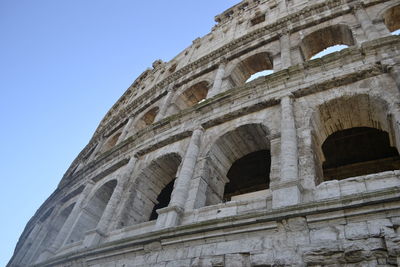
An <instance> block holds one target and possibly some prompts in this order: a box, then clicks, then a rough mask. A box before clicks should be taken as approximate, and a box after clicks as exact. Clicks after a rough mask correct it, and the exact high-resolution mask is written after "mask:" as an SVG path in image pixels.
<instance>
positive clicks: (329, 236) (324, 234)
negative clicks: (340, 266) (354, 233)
mask: <svg viewBox="0 0 400 267" xmlns="http://www.w3.org/2000/svg"><path fill="white" fill-rule="evenodd" d="M338 238H339V231H338V229H337V228H336V227H333V226H328V227H324V228H321V229H316V230H311V231H310V239H311V242H312V243H320V242H329V241H337V240H338Z"/></svg>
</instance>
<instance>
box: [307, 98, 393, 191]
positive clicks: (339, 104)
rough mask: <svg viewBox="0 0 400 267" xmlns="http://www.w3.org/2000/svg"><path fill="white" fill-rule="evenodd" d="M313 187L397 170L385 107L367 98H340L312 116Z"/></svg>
mask: <svg viewBox="0 0 400 267" xmlns="http://www.w3.org/2000/svg"><path fill="white" fill-rule="evenodd" d="M311 123H312V125H313V150H314V160H315V169H316V184H319V183H321V182H323V181H326V180H340V179H345V178H349V177H355V176H360V175H366V174H371V173H377V172H382V171H387V170H395V169H399V167H400V165H399V154H398V152H397V149H396V144H397V141H396V140H397V137H396V132H395V130H394V129H395V127H396V126H395V124H394V123H393V122H392V119H391V116H390V114H388V107H387V105H386V103H385V102H383V101H382V100H380V99H377V98H372V97H370V96H368V95H356V96H349V97H341V98H338V99H334V100H331V101H328V102H326V103H324V104H322V105H320V106H319V107H318V109H317V110H316V111H315V112H314V114H313V116H312V121H311Z"/></svg>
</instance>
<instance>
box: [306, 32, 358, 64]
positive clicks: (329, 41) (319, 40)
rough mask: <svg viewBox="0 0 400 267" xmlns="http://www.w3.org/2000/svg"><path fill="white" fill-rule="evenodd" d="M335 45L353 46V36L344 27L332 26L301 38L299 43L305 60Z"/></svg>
mask: <svg viewBox="0 0 400 267" xmlns="http://www.w3.org/2000/svg"><path fill="white" fill-rule="evenodd" d="M335 45H346V46H352V45H354V39H353V34H352V32H351V30H350V29H349V27H348V26H346V25H333V26H329V27H326V28H323V29H320V30H317V31H314V32H312V33H310V34H309V35H307V36H306V37H304V38H303V40H302V41H301V43H300V48H301V52H302V55H303V58H304V59H305V60H309V59H310V58H311V57H312V56H314V55H316V54H317V53H319V52H321V51H323V50H325V49H326V48H329V47H332V46H335Z"/></svg>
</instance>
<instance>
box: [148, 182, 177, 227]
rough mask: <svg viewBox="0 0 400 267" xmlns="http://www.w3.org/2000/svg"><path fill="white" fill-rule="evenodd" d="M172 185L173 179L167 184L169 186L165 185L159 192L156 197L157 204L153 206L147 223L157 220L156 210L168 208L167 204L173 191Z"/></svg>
mask: <svg viewBox="0 0 400 267" xmlns="http://www.w3.org/2000/svg"><path fill="white" fill-rule="evenodd" d="M174 183H175V179H174V180H172V181H171V182H169V184H167V185H166V186H165V187H164V188H163V190H161V192H160V194H159V195H158V197H157V204H155V205H154V207H153V210H152V211H151V215H150V218H149V221H153V220H156V219H157V218H158V213H157V210H158V209H162V208H165V207H168V204H169V202H170V201H171V194H172V190H174Z"/></svg>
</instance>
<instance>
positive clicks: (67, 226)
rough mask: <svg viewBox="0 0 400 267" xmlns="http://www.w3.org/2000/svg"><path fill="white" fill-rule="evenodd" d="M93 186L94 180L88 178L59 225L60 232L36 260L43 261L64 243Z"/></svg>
mask: <svg viewBox="0 0 400 267" xmlns="http://www.w3.org/2000/svg"><path fill="white" fill-rule="evenodd" d="M93 186H94V182H93V181H92V180H89V181H88V183H87V184H86V186H85V189H84V190H83V191H82V193H81V195H80V196H79V199H78V200H77V201H76V203H75V206H74V208H73V209H72V211H71V213H70V215H69V216H68V218H67V220H66V221H65V223H64V225H63V226H62V227H61V230H60V232H58V234H57V236H56V238H55V239H54V241H53V243H52V244H51V246H50V247H49V248H48V249H46V250H45V251H44V252H43V253H42V254H41V255H40V256H39V258H38V262H41V261H44V260H46V259H48V258H50V257H51V256H53V255H54V254H56V252H57V250H58V249H59V248H60V247H61V246H62V245H63V244H64V243H65V241H66V239H67V238H68V237H69V235H70V234H71V232H72V230H73V226H74V225H75V222H76V221H77V220H78V217H79V216H78V215H79V213H80V212H81V210H82V207H83V206H84V205H83V204H84V201H85V200H86V198H87V196H88V195H89V194H90V192H91V191H92V188H93Z"/></svg>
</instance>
